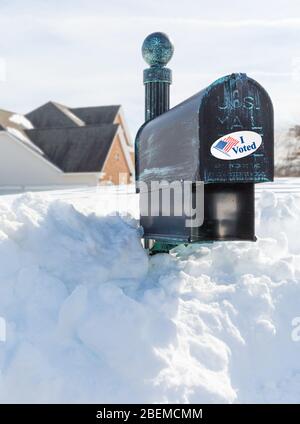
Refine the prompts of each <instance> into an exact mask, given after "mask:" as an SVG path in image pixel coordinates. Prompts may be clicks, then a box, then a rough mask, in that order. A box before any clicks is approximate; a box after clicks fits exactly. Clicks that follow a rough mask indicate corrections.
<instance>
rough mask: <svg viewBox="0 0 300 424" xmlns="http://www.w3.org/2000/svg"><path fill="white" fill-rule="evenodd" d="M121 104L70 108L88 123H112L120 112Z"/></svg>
mask: <svg viewBox="0 0 300 424" xmlns="http://www.w3.org/2000/svg"><path fill="white" fill-rule="evenodd" d="M120 107H121V106H120V105H114V106H92V107H77V108H72V109H70V110H71V111H72V112H73V113H74V114H75V115H76V116H78V118H80V119H82V120H83V121H84V122H85V123H86V125H93V124H112V123H113V122H114V120H115V118H116V116H117V114H118V111H119V109H120Z"/></svg>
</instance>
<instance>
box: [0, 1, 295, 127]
mask: <svg viewBox="0 0 300 424" xmlns="http://www.w3.org/2000/svg"><path fill="white" fill-rule="evenodd" d="M149 3H150V2H146V1H143V0H140V1H137V0H123V1H121V0H109V1H108V0H105V1H104V0H91V1H89V0H86V1H81V0H80V1H79V0H73V1H69V0H60V1H56V0H51V1H46V0H45V1H42V0H40V1H35V0H26V1H24V0H23V1H21V0H19V1H18V0H9V1H6V0H0V93H1V95H0V108H3V109H8V110H13V111H18V112H26V111H30V110H31V109H33V108H35V107H36V106H38V105H40V104H42V103H44V102H46V101H48V100H56V101H58V102H61V103H64V104H67V105H70V106H74V107H75V106H85V105H101V104H116V103H117V104H118V103H121V104H122V105H123V106H124V109H125V114H126V116H127V119H128V121H129V125H130V128H131V131H132V134H133V135H134V133H135V131H136V129H137V128H138V126H139V125H140V124H141V123H142V120H143V102H144V99H143V95H144V91H143V85H142V70H143V68H144V67H146V64H145V63H144V62H143V59H142V57H141V53H140V47H141V44H142V42H143V39H144V38H145V36H146V35H147V34H148V33H150V32H153V31H164V32H167V33H168V34H169V35H170V36H171V38H172V39H173V42H174V44H175V53H174V57H173V59H172V61H171V62H170V64H169V66H170V67H171V68H172V70H173V79H174V83H173V85H172V87H171V103H172V105H175V104H177V103H178V102H180V101H182V100H184V99H185V98H187V97H189V96H190V95H192V94H194V93H195V92H197V91H199V90H200V89H202V88H203V87H205V86H206V85H208V84H209V83H211V82H212V81H214V80H215V79H216V78H218V77H220V76H222V75H225V74H228V73H231V72H247V74H248V75H250V76H252V77H254V78H255V79H257V80H258V81H259V82H260V83H261V84H262V85H264V86H265V88H266V89H267V90H268V91H269V93H270V95H271V97H272V100H273V103H274V108H275V117H276V125H277V127H285V126H287V125H292V124H294V123H298V124H300V2H299V0H292V1H290V0H285V1H281V0H274V1H270V0H267V1H261V0H260V1H258V0H252V1H251V2H244V1H230V0H228V1H221V0H219V1H217V0H210V1H207V0H205V1H202V0H201V1H199V0H184V1H182V0H180V1H179V0H173V1H163V0H160V1H158V0H152V1H151V4H149ZM4 68H5V72H4Z"/></svg>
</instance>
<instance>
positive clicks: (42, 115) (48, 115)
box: [25, 102, 84, 128]
mask: <svg viewBox="0 0 300 424" xmlns="http://www.w3.org/2000/svg"><path fill="white" fill-rule="evenodd" d="M25 116H26V118H27V119H29V121H30V122H31V123H32V124H33V126H34V127H35V128H67V127H74V125H76V126H80V125H84V122H81V121H80V119H78V117H76V116H74V115H73V113H72V112H71V111H70V109H68V108H67V107H66V106H63V105H60V104H59V103H54V102H48V103H45V104H44V105H42V106H40V107H38V108H37V109H34V110H33V111H31V112H29V113H27V115H25Z"/></svg>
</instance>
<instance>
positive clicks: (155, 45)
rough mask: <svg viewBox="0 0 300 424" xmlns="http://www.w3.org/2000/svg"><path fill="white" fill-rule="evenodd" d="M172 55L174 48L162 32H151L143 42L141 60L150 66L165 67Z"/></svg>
mask: <svg viewBox="0 0 300 424" xmlns="http://www.w3.org/2000/svg"><path fill="white" fill-rule="evenodd" d="M173 53H174V46H173V44H172V42H171V40H170V38H169V37H168V36H167V35H166V34H165V33H163V32H153V33H152V34H149V35H148V36H147V37H146V38H145V40H144V42H143V46H142V54H143V58H144V60H145V61H146V62H147V63H148V65H150V66H165V65H166V64H167V63H168V62H169V61H170V60H171V58H172V56H173Z"/></svg>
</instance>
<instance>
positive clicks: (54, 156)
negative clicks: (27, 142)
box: [26, 124, 118, 172]
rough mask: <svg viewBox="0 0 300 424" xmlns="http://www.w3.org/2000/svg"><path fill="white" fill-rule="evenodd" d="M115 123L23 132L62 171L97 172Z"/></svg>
mask: <svg viewBox="0 0 300 424" xmlns="http://www.w3.org/2000/svg"><path fill="white" fill-rule="evenodd" d="M117 129H118V125H116V124H102V125H89V126H83V127H74V126H73V127H69V128H45V129H30V130H26V134H27V135H28V137H29V138H30V139H31V140H32V142H33V143H35V144H36V145H37V146H38V147H39V148H40V149H41V150H42V151H43V152H44V153H45V155H46V157H47V158H48V159H49V160H50V161H51V162H52V163H53V164H54V165H56V166H58V167H59V168H60V169H61V170H63V171H64V172H100V171H101V170H102V166H103V164H104V161H105V159H106V156H107V153H108V151H109V149H110V146H111V144H112V141H113V139H114V137H115V135H116V132H117Z"/></svg>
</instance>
